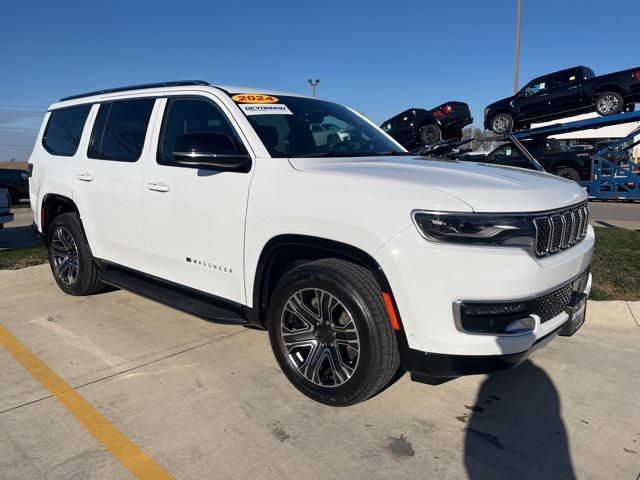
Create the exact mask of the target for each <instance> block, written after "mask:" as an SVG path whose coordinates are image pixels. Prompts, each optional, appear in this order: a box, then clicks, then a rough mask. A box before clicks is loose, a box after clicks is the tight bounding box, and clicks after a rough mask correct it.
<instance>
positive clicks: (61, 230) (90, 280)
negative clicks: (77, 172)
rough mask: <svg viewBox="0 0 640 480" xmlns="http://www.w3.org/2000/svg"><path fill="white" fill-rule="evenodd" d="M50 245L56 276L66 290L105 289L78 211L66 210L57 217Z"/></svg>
mask: <svg viewBox="0 0 640 480" xmlns="http://www.w3.org/2000/svg"><path fill="white" fill-rule="evenodd" d="M47 249H48V251H49V264H50V265H51V271H52V272H53V277H54V278H55V279H56V282H57V283H58V286H59V287H60V288H61V289H62V290H63V291H64V292H65V293H68V294H69V295H90V294H92V293H97V292H99V291H100V290H103V289H104V284H103V283H102V282H101V281H100V279H99V277H98V267H97V266H96V264H95V263H94V261H93V256H92V255H91V249H90V248H89V244H88V243H87V241H86V239H85V237H84V232H83V231H82V225H81V224H80V219H79V218H78V216H77V215H76V214H75V213H63V214H60V215H58V216H57V217H55V218H54V219H53V222H52V223H51V226H50V227H49V233H48V234H47Z"/></svg>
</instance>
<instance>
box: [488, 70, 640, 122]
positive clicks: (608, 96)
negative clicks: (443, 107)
mask: <svg viewBox="0 0 640 480" xmlns="http://www.w3.org/2000/svg"><path fill="white" fill-rule="evenodd" d="M638 101H640V68H632V69H629V70H622V71H620V72H615V73H609V74H607V75H601V76H599V77H596V76H595V74H594V73H593V70H591V69H590V68H588V67H583V66H579V67H573V68H568V69H566V70H562V71H559V72H554V73H549V74H547V75H542V76H541V77H538V78H535V79H533V80H531V81H530V82H529V83H527V84H526V85H525V86H524V87H523V88H522V90H520V91H519V92H518V93H516V94H515V95H514V96H512V97H507V98H504V99H502V100H499V101H497V102H494V103H492V104H491V105H489V106H487V108H485V109H484V128H485V129H487V130H492V131H493V132H494V133H498V134H502V133H508V132H510V131H512V130H520V129H523V128H529V126H530V124H531V122H533V121H543V120H554V119H556V118H562V117H566V116H569V115H576V114H578V113H584V112H592V111H595V112H597V113H598V114H599V115H603V116H604V115H614V114H616V113H621V112H623V111H631V110H633V109H634V108H635V102H638Z"/></svg>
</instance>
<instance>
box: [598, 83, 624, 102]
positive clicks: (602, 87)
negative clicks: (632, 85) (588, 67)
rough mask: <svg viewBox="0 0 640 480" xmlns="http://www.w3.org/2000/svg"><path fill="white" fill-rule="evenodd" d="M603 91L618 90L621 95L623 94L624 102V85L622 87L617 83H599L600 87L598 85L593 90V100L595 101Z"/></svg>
mask: <svg viewBox="0 0 640 480" xmlns="http://www.w3.org/2000/svg"><path fill="white" fill-rule="evenodd" d="M603 92H616V93H618V94H619V95H620V96H622V101H623V102H624V90H623V88H622V87H620V86H619V85H617V84H615V83H605V84H603V85H599V86H598V87H596V89H595V90H594V92H593V95H592V96H591V101H592V102H595V101H596V97H597V96H598V95H600V94H601V93H603Z"/></svg>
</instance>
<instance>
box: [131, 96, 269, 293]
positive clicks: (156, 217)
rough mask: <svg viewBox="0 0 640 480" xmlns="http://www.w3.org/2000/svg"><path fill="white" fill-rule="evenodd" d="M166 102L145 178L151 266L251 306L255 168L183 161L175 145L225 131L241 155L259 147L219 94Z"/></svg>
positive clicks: (174, 278)
mask: <svg viewBox="0 0 640 480" xmlns="http://www.w3.org/2000/svg"><path fill="white" fill-rule="evenodd" d="M162 105H163V111H162V112H158V115H157V118H158V121H157V122H156V128H155V131H154V141H153V151H152V155H151V156H152V158H151V159H150V161H149V165H148V167H147V169H146V170H145V172H144V178H143V190H142V192H143V193H142V206H143V219H142V224H143V226H144V240H145V248H146V252H147V270H145V271H147V272H148V273H150V274H152V275H154V276H156V277H159V278H163V279H165V280H169V281H171V282H174V283H177V284H180V285H185V286H188V287H191V288H194V289H197V290H200V291H204V292H207V293H210V294H214V295H217V296H220V297H223V298H225V299H229V300H232V301H235V302H238V303H242V304H244V303H245V292H244V277H243V267H244V265H243V258H244V228H245V215H246V210H247V201H248V195H249V184H250V181H251V176H252V173H253V169H252V170H250V171H249V172H240V171H224V170H221V169H219V168H216V167H206V168H198V167H197V166H193V165H192V166H185V165H180V164H178V163H176V161H175V160H174V157H173V147H174V145H175V144H176V140H177V139H178V138H179V137H180V136H181V135H184V134H189V133H223V134H225V135H227V136H228V137H229V138H231V139H232V140H233V141H234V143H235V145H236V150H237V151H238V153H249V154H250V155H252V152H251V150H250V149H249V148H247V146H246V145H248V144H247V142H246V141H245V140H244V137H243V135H242V134H241V132H240V129H239V127H238V125H237V123H236V122H235V120H234V119H233V117H232V116H231V115H230V112H229V111H228V108H227V107H226V106H225V105H224V104H223V103H222V102H220V101H218V99H217V98H216V97H214V96H213V95H206V96H204V94H198V95H179V96H174V97H170V98H167V99H165V100H162ZM213 153H216V152H213ZM254 160H255V159H254ZM274 188H277V186H274Z"/></svg>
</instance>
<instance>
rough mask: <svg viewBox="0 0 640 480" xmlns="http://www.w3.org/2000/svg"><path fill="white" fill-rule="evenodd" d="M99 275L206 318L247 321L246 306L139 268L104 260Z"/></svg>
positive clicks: (235, 321) (233, 322)
mask: <svg viewBox="0 0 640 480" xmlns="http://www.w3.org/2000/svg"><path fill="white" fill-rule="evenodd" d="M101 263H102V264H103V270H102V271H101V272H100V279H101V280H102V281H103V282H104V283H106V284H108V285H112V286H114V287H118V288H122V289H124V290H128V291H130V292H132V293H136V294H138V295H140V296H142V297H145V298H148V299H150V300H155V301H157V302H160V303H163V304H165V305H168V306H170V307H173V308H175V309H177V310H180V311H183V312H186V313H190V314H192V315H195V316H197V317H200V318H203V319H205V320H210V321H214V322H219V323H230V324H237V325H246V324H248V323H249V322H248V320H247V318H246V316H245V310H246V309H245V307H244V306H242V305H240V304H238V303H235V302H230V301H228V300H224V299H222V298H219V297H216V296H215V295H210V294H207V293H204V292H200V291H198V290H193V289H190V288H188V287H184V286H182V285H177V284H174V283H171V282H168V281H166V280H162V279H160V278H156V277H153V276H150V275H147V274H144V273H142V272H138V271H136V270H131V269H128V268H125V267H121V266H119V265H114V264H111V263H107V262H101Z"/></svg>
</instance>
